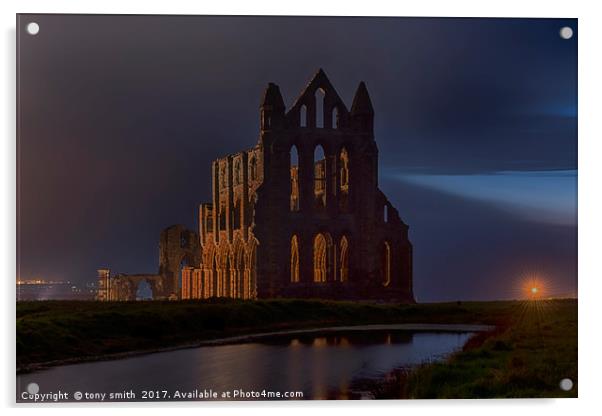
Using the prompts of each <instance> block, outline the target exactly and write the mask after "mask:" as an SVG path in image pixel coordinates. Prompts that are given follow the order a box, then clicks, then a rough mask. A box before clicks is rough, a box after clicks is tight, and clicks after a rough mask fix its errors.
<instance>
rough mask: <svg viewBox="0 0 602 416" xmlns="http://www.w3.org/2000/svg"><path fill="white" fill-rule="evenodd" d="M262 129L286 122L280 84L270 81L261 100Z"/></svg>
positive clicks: (279, 125) (275, 126)
mask: <svg viewBox="0 0 602 416" xmlns="http://www.w3.org/2000/svg"><path fill="white" fill-rule="evenodd" d="M260 109H261V130H270V129H273V128H278V127H281V126H282V124H283V122H284V109H285V108H284V100H283V99H282V95H281V94H280V88H278V85H276V84H274V83H272V82H270V83H269V84H268V87H267V88H266V89H265V92H264V93H263V99H262V100H261V106H260Z"/></svg>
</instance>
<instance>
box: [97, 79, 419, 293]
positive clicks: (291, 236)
mask: <svg viewBox="0 0 602 416" xmlns="http://www.w3.org/2000/svg"><path fill="white" fill-rule="evenodd" d="M260 126H261V128H260V134H259V140H258V143H257V144H256V146H255V147H253V148H252V149H249V150H247V151H243V152H240V153H236V154H232V155H229V156H226V157H223V158H220V159H217V160H215V161H214V162H213V163H212V166H211V177H212V194H213V199H212V201H211V202H208V203H204V204H201V206H200V208H199V232H198V234H197V233H195V232H193V231H190V230H185V229H183V228H182V227H181V226H174V227H175V228H174V227H170V228H168V229H167V230H165V231H164V232H163V234H162V239H165V241H162V242H161V246H160V267H159V273H158V275H157V276H163V281H161V279H157V282H155V283H153V285H155V286H157V287H160V288H161V291H160V292H159V291H158V292H157V293H154V295H155V297H171V298H180V299H203V298H210V297H233V298H241V299H254V298H272V297H299V298H307V297H314V298H329V299H377V300H390V301H400V302H413V301H414V297H413V291H412V245H411V243H410V241H409V239H408V226H407V225H406V224H405V223H404V222H403V221H402V220H401V218H400V217H399V214H398V211H397V209H395V207H393V205H391V203H390V202H389V200H388V199H387V197H386V196H385V195H384V194H383V192H381V191H380V189H379V187H378V148H377V145H376V141H375V138H374V131H373V130H374V129H373V128H374V110H373V107H372V103H371V100H370V96H369V94H368V90H367V89H366V86H365V84H364V83H363V82H362V83H360V84H359V87H358V88H357V92H356V93H355V98H354V99H353V103H352V105H351V109H350V110H349V109H348V108H347V107H346V105H345V103H344V102H343V101H342V100H341V98H340V97H339V95H338V94H337V92H336V91H335V89H334V87H333V86H332V84H331V83H330V81H329V80H328V78H327V77H326V74H325V73H324V72H323V71H322V70H320V71H319V72H318V73H317V74H316V75H315V76H314V77H313V79H312V80H311V81H310V82H309V84H308V85H307V86H306V88H305V89H304V90H303V92H302V93H301V95H300V96H299V97H298V98H297V100H296V101H295V103H294V104H293V105H292V106H291V107H290V108H289V109H286V108H285V105H284V100H283V98H282V95H281V93H280V89H279V87H278V86H277V85H275V84H273V83H270V84H269V85H268V87H267V88H266V90H265V92H264V94H263V97H262V101H261V106H260ZM168 240H169V241H168ZM103 273H104V275H105V276H106V275H107V274H108V271H106V270H105V271H103ZM119 276H121V280H123V281H128V279H129V280H131V281H132V282H133V283H132V284H131V285H132V286H134V287H135V286H136V278H135V276H140V275H130V276H128V275H117V276H115V277H114V278H118V277H119ZM141 278H142V277H141ZM107 279H108V281H111V279H112V278H111V277H108V278H107ZM151 281H154V280H152V279H151ZM117 282H118V280H115V281H114V284H117ZM153 291H154V290H153ZM129 296H130V297H131V291H130V292H129Z"/></svg>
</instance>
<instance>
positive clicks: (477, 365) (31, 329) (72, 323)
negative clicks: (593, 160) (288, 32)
mask: <svg viewBox="0 0 602 416" xmlns="http://www.w3.org/2000/svg"><path fill="white" fill-rule="evenodd" d="M374 323H442V324H490V325H496V326H497V329H496V331H494V332H493V333H490V334H481V335H477V336H476V337H475V338H473V339H472V340H471V341H470V342H469V343H468V344H467V346H466V348H465V351H463V352H461V353H458V354H457V355H455V356H454V357H452V359H451V360H450V361H449V363H445V364H433V365H426V366H423V367H420V368H419V369H418V370H417V371H415V372H413V373H411V374H410V376H409V377H407V378H405V379H404V380H403V383H402V384H403V386H401V387H400V386H396V388H395V390H396V391H397V392H398V393H396V396H395V397H406V396H407V397H412V398H428V397H456V398H468V397H526V396H530V397H533V396H537V397H541V396H549V397H558V396H570V397H574V396H575V395H576V388H574V389H573V390H572V391H571V392H568V393H564V392H562V391H561V390H559V388H558V382H559V380H560V379H561V378H564V377H569V378H572V379H573V380H574V381H576V380H577V301H576V300H555V301H544V302H537V303H526V302H518V301H500V302H462V303H433V304H418V305H384V304H383V305H375V304H370V303H357V302H356V303H354V302H328V301H319V300H295V299H289V300H280V299H278V300H265V301H237V300H227V299H211V300H206V301H185V302H86V301H45V302H18V303H17V368H18V369H21V370H26V369H27V368H29V367H31V366H32V365H35V364H37V363H47V362H50V361H55V360H58V361H59V362H60V360H70V359H97V358H101V357H103V356H106V355H110V354H116V353H124V352H130V351H140V350H152V349H157V348H163V347H174V346H178V345H182V344H186V343H194V342H198V341H203V340H210V339H216V338H223V337H228V336H233V335H241V334H247V333H257V332H264V331H274V330H285V329H295V328H309V327H323V326H333V325H360V324H374ZM400 391H403V393H399V392H400Z"/></svg>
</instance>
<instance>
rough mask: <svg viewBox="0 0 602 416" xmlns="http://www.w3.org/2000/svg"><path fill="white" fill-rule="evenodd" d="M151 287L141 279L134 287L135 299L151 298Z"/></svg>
mask: <svg viewBox="0 0 602 416" xmlns="http://www.w3.org/2000/svg"><path fill="white" fill-rule="evenodd" d="M152 299H153V288H152V287H151V285H150V283H149V282H148V281H146V280H141V281H140V282H139V283H138V287H137V288H136V300H152Z"/></svg>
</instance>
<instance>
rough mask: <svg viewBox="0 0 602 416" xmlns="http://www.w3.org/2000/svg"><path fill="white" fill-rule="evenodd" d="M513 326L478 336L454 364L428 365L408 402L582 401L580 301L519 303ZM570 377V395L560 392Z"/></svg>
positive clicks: (409, 389)
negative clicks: (579, 397) (579, 393)
mask: <svg viewBox="0 0 602 416" xmlns="http://www.w3.org/2000/svg"><path fill="white" fill-rule="evenodd" d="M509 318H510V321H509V323H508V325H507V326H506V327H505V328H504V327H500V328H499V329H498V330H497V331H496V332H495V333H494V334H490V336H488V337H478V336H477V337H476V338H474V339H473V340H472V342H469V343H468V344H467V345H466V347H465V348H464V351H462V352H459V353H457V354H456V355H454V356H453V357H452V358H451V359H450V360H448V362H445V363H437V364H430V365H425V366H422V367H421V368H419V369H417V370H416V371H413V372H412V373H411V374H410V375H409V377H408V379H407V381H406V383H407V384H406V396H407V397H408V398H422V399H434V398H475V397H478V398H499V397H577V380H578V378H577V301H576V300H572V301H569V300H566V301H538V302H524V303H522V304H519V305H516V310H515V311H513V313H512V314H511V315H510V316H509ZM564 378H570V379H571V380H572V381H573V382H574V387H573V389H572V390H570V391H563V390H561V389H560V388H559V382H560V380H562V379H564Z"/></svg>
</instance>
